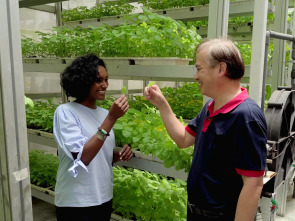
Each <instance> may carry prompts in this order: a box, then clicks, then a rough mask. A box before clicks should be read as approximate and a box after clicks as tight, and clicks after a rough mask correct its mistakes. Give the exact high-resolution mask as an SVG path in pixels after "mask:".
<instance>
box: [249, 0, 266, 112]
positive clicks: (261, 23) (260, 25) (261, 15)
mask: <svg viewBox="0 0 295 221" xmlns="http://www.w3.org/2000/svg"><path fill="white" fill-rule="evenodd" d="M267 9H268V0H259V1H255V2H254V22H253V33H252V53H251V66H250V91H249V95H250V97H251V98H252V99H253V100H254V101H255V102H256V103H257V104H258V105H261V100H262V98H261V96H262V90H263V88H262V82H263V67H264V57H263V55H264V53H265V48H264V47H265V37H261V36H266V25H267ZM261 108H262V107H261Z"/></svg>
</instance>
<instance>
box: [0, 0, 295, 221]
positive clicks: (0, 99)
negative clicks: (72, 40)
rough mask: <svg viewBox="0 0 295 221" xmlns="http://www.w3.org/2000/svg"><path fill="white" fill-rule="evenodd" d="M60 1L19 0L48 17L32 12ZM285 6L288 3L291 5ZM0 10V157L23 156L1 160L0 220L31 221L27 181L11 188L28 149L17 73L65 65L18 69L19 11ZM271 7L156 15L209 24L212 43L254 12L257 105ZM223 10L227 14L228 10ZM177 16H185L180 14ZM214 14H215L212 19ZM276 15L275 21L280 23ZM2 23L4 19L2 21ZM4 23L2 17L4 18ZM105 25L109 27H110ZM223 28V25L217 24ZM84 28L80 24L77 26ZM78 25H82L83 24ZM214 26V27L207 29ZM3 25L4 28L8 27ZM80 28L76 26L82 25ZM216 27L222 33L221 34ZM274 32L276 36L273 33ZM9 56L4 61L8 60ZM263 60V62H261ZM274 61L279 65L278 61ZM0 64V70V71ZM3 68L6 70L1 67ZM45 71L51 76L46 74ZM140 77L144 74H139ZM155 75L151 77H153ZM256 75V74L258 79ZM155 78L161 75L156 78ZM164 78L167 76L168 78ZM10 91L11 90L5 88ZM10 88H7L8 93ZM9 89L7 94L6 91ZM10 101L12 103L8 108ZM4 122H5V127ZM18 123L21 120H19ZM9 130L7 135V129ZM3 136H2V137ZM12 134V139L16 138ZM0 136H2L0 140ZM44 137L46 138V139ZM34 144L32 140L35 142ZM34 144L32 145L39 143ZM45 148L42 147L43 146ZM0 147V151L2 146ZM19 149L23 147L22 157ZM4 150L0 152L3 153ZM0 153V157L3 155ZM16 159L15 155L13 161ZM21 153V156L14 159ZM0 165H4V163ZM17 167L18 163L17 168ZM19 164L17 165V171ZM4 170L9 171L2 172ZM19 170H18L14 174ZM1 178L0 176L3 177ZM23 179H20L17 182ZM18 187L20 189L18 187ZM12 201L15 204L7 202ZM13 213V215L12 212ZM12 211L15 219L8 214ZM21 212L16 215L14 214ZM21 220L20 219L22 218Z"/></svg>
mask: <svg viewBox="0 0 295 221" xmlns="http://www.w3.org/2000/svg"><path fill="white" fill-rule="evenodd" d="M60 1H61V0H42V1H37V0H19V2H18V3H19V6H20V7H31V8H34V9H36V10H42V11H47V12H51V13H54V12H57V11H56V9H54V8H53V7H50V6H37V5H39V4H47V3H54V2H60ZM277 2H279V3H277V4H278V6H279V7H278V8H284V5H283V4H286V2H288V1H287V0H283V1H277ZM290 2H292V3H293V0H292V1H291V0H290ZM0 3H1V5H4V7H1V8H0V12H1V14H5V15H8V16H7V18H9V19H8V20H6V19H4V20H2V21H1V22H0V24H1V27H4V30H2V32H1V33H0V40H1V39H2V40H3V39H5V40H3V41H0V42H1V43H0V77H1V80H0V83H1V88H2V89H1V92H0V95H1V96H0V106H1V110H2V111H0V113H1V115H0V118H1V119H2V120H1V121H2V122H3V123H2V124H1V125H0V132H1V133H0V134H3V135H1V136H0V144H1V145H0V146H1V148H0V156H1V155H2V156H8V157H7V159H10V158H15V156H17V157H19V156H20V155H21V156H22V158H21V160H18V161H17V162H16V161H15V160H11V161H8V160H6V159H5V158H4V161H3V157H2V158H0V159H1V160H0V163H1V164H0V165H1V169H2V171H4V174H1V175H2V177H6V176H7V178H8V180H10V182H9V181H8V182H7V181H5V180H4V183H3V182H0V187H1V189H4V192H3V191H0V196H1V197H2V196H4V197H5V196H6V195H7V194H9V193H10V195H11V196H12V198H10V197H7V198H6V199H10V200H8V201H6V202H8V203H6V204H5V205H4V204H3V203H2V202H4V200H3V199H4V198H1V200H0V207H2V208H4V214H3V213H1V214H0V220H1V219H3V220H20V218H18V217H17V216H18V215H20V214H21V216H22V220H23V219H25V220H32V216H31V208H30V200H28V199H29V195H30V194H29V191H28V190H27V188H25V187H27V185H28V182H27V181H28V178H29V175H28V176H27V177H25V176H24V177H23V179H21V181H19V182H17V183H16V184H13V183H14V179H15V176H14V177H13V175H12V174H14V173H15V172H18V171H20V169H23V168H27V164H28V157H27V146H26V145H24V144H23V143H27V142H24V141H26V139H27V138H26V136H23V135H20V136H19V134H21V132H19V131H20V130H23V129H24V131H25V128H24V126H25V122H24V119H25V115H24V109H23V107H21V106H22V105H23V104H24V102H23V101H22V95H23V93H22V89H23V86H22V85H21V84H20V83H22V82H20V81H22V73H21V72H22V68H24V71H44V70H47V71H48V70H51V71H52V72H57V73H58V72H61V70H63V69H64V67H65V65H66V64H59V65H50V64H47V65H45V64H25V63H24V66H23V67H22V65H19V64H21V56H20V54H21V53H20V35H19V32H18V31H17V30H19V24H18V21H17V20H18V5H17V3H16V0H12V1H10V4H8V3H7V1H5V0H0ZM220 5H221V6H222V7H221V8H222V9H226V10H225V11H224V12H222V11H220V10H219V11H218V8H220V7H219V6H220ZM272 6H273V4H269V3H268V1H267V0H259V1H255V0H246V1H241V2H237V3H231V4H230V5H229V0H218V1H211V2H210V5H209V6H203V7H201V8H202V9H201V8H200V9H199V8H197V7H196V8H195V7H189V8H187V9H173V10H163V11H159V12H158V13H160V14H164V15H167V16H170V17H172V18H174V19H179V20H183V21H185V20H197V19H198V20H200V19H207V18H209V28H208V34H207V36H208V37H214V36H221V35H226V34H227V26H226V25H225V24H226V23H227V18H226V17H228V15H229V16H242V15H248V14H249V13H250V14H252V13H253V11H254V24H253V37H252V40H253V46H252V48H253V54H256V55H257V57H255V58H253V59H252V60H254V61H253V62H251V70H250V75H251V81H250V85H251V88H253V92H251V91H250V96H251V97H252V98H253V99H254V100H255V101H257V103H259V101H260V99H261V97H260V96H259V95H258V96H257V94H261V93H260V92H261V90H262V88H261V81H262V79H261V76H262V68H263V59H262V58H260V57H259V56H261V54H262V53H264V51H263V50H264V41H263V40H259V39H258V38H259V36H265V35H264V34H265V32H266V22H265V20H266V14H267V13H268V12H271V11H272V12H273V7H272ZM227 7H228V8H227ZM182 10H186V11H185V12H184V11H182ZM216 11H217V13H216ZM279 15H280V14H278V16H277V15H276V17H281V16H279ZM4 17H5V16H4ZM5 18H6V17H5ZM117 20H118V17H116V18H115V19H113V20H112V21H111V22H117ZM99 22H101V20H100V21H97V20H96V21H95V23H99ZM111 22H110V23H111ZM220 22H222V23H220ZM82 23H84V22H82ZM82 23H81V24H82ZM214 23H216V25H212V24H214ZM7 24H8V25H7ZM81 24H79V25H81ZM283 26H284V25H281V24H275V29H278V27H282V28H284V27H283ZM219 27H222V28H221V29H220V30H219V29H218V28H219ZM275 31H278V30H275ZM7 39H9V42H7ZM7 55H8V56H7ZM261 57H262V56H261ZM278 60H279V59H278ZM1 64H2V65H1ZM3 64H5V67H4V65H3ZM7 64H9V65H8V66H9V68H6V67H7ZM109 68H110V72H112V77H114V78H113V79H122V78H123V79H124V78H126V79H140V80H149V79H150V80H168V79H173V80H175V79H177V80H181V81H190V80H188V79H191V78H192V72H193V71H194V70H193V67H192V66H187V67H184V66H183V67H179V66H172V67H171V66H169V67H168V66H152V65H151V66H144V67H143V66H140V65H133V66H132V65H119V66H117V67H115V66H114V67H113V66H110V67H109ZM51 71H50V72H51ZM143 71H144V73H143ZM127 73H128V74H129V76H127V77H126V74H127ZM155 73H156V74H155ZM257 73H258V74H257ZM159 74H160V75H159ZM6 76H12V78H11V79H10V78H7V77H6ZM167 76H169V77H168V78H167ZM9 86H10V87H9ZM8 87H9V88H8ZM10 89H12V90H10ZM11 101H13V102H11ZM11 110H17V111H16V112H15V113H9V112H11ZM6 119H8V121H10V122H7V121H6ZM20 119H22V120H20ZM11 126H13V128H14V127H15V126H18V128H19V129H15V130H11ZM7 128H9V129H7ZM2 131H3V133H2ZM15 131H16V133H15ZM4 134H5V136H4ZM12 134H16V135H17V136H16V137H12V136H11V135H12ZM28 136H29V138H28V139H29V140H30V139H33V138H30V136H31V137H34V136H35V135H34V136H33V135H30V133H29V134H28ZM45 137H46V136H45ZM34 139H35V138H34ZM44 139H49V140H51V142H52V139H51V138H48V137H47V138H44ZM39 141H40V142H45V141H44V140H43V138H41V139H40V138H39ZM39 141H36V140H35V141H34V142H39ZM46 142H47V141H46ZM2 143H3V145H2ZM14 143H17V144H18V145H15V147H16V149H15V148H11V144H14ZM19 144H22V145H23V148H24V149H23V148H22V151H20V150H21V148H20V146H19ZM3 147H4V148H3ZM2 153H3V154H2ZM15 153H17V155H15ZM19 153H22V154H19ZM3 162H4V163H3ZM20 162H21V163H20ZM17 164H18V165H17ZM7 166H8V167H7ZM15 168H18V169H15ZM2 173H3V172H2ZM20 178H22V176H20ZM17 185H19V186H17ZM21 188H25V189H26V191H23V193H25V195H22V193H21V192H22V191H19V190H21ZM12 199H16V200H12ZM16 201H19V202H21V204H19V203H16ZM25 201H26V203H24V202H25ZM11 208H13V209H11ZM12 211H14V213H13V212H12ZM16 211H20V212H16ZM24 217H25V218H24Z"/></svg>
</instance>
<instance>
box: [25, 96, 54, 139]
mask: <svg viewBox="0 0 295 221" xmlns="http://www.w3.org/2000/svg"><path fill="white" fill-rule="evenodd" d="M56 108H57V104H54V103H53V101H52V99H47V101H46V102H42V101H36V102H35V105H34V107H30V106H26V122H27V127H29V128H32V129H41V130H44V131H47V132H50V133H52V131H53V116H54V111H55V109H56Z"/></svg>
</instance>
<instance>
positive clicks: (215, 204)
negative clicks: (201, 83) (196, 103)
mask: <svg viewBox="0 0 295 221" xmlns="http://www.w3.org/2000/svg"><path fill="white" fill-rule="evenodd" d="M241 90H242V92H241V93H240V94H238V95H237V96H236V97H235V98H234V99H232V100H231V101H229V102H228V103H227V104H226V105H224V106H223V107H222V108H220V109H219V110H217V111H215V112H213V107H214V101H212V100H211V101H208V102H207V104H206V105H205V106H204V107H203V109H202V110H201V112H200V113H199V114H198V116H197V117H196V118H194V119H193V120H191V121H190V122H189V124H188V125H187V126H186V131H187V132H188V133H190V134H191V135H193V136H195V137H196V139H195V148H194V156H193V161H192V165H191V169H190V172H189V176H188V180H187V191H188V200H189V202H190V203H192V204H194V205H196V206H199V207H200V208H203V209H212V208H213V209H226V210H231V211H233V212H234V211H235V208H236V204H237V201H238V197H239V194H240V192H241V189H242V187H243V181H242V177H241V175H243V176H250V177H259V176H263V174H264V169H265V164H266V157H267V151H266V140H267V126H266V121H265V118H264V114H263V112H262V111H261V109H260V107H259V106H258V105H257V104H256V103H255V102H254V101H253V100H252V99H250V98H249V97H248V94H247V90H246V89H245V88H241Z"/></svg>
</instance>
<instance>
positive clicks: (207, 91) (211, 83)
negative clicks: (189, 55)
mask: <svg viewBox="0 0 295 221" xmlns="http://www.w3.org/2000/svg"><path fill="white" fill-rule="evenodd" d="M207 56H208V48H203V49H201V50H200V51H199V53H198V54H197V60H196V69H197V71H196V74H195V76H194V78H195V80H196V81H197V82H198V83H199V88H200V89H201V93H202V94H203V95H206V96H208V97H212V95H214V91H215V89H216V81H217V79H218V72H219V65H217V66H216V67H210V66H209V65H208V63H207V62H206V59H207Z"/></svg>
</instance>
